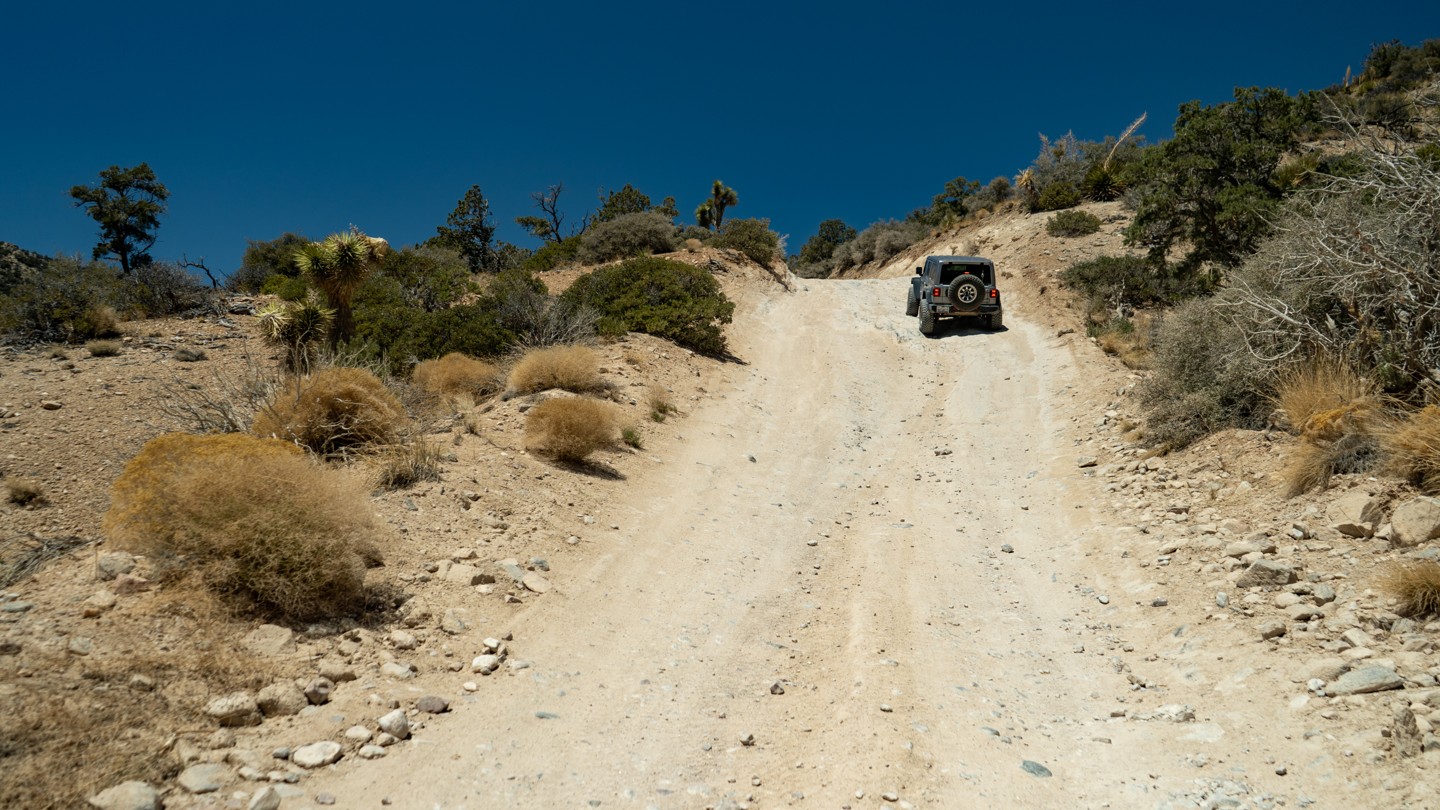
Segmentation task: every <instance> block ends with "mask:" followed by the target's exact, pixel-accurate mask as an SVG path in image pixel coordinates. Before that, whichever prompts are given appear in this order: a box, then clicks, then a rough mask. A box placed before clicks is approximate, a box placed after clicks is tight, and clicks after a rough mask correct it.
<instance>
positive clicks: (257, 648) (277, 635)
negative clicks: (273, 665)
mask: <svg viewBox="0 0 1440 810" xmlns="http://www.w3.org/2000/svg"><path fill="white" fill-rule="evenodd" d="M243 643H244V645H245V646H246V647H248V648H249V649H250V650H252V651H253V652H256V653H259V654H260V655H283V654H285V653H291V652H294V651H295V631H293V630H291V629H290V628H288V627H280V626H279V625H274V624H262V625H260V626H259V627H257V628H255V629H254V630H251V631H250V632H249V633H248V634H247V635H246V636H245V640H244V642H243Z"/></svg>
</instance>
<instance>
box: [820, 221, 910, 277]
mask: <svg viewBox="0 0 1440 810" xmlns="http://www.w3.org/2000/svg"><path fill="white" fill-rule="evenodd" d="M928 230H929V229H928V228H926V227H925V226H924V225H923V224H921V223H919V222H911V221H906V222H899V221H896V220H889V221H884V222H876V223H875V224H873V225H871V226H870V227H868V228H866V229H865V230H863V231H861V232H860V233H859V235H857V236H856V237H855V238H854V239H851V240H849V241H847V242H843V243H841V244H839V245H836V246H835V251H834V252H833V253H831V254H830V258H831V260H832V262H833V270H835V271H839V270H844V269H846V268H849V267H859V266H860V265H862V264H868V263H870V262H883V261H887V260H889V259H891V258H893V257H894V256H895V255H897V254H898V253H900V251H902V250H904V249H905V248H908V247H910V246H911V245H913V244H915V243H916V242H917V241H919V240H920V238H921V237H923V236H925V234H926V233H927V232H928Z"/></svg>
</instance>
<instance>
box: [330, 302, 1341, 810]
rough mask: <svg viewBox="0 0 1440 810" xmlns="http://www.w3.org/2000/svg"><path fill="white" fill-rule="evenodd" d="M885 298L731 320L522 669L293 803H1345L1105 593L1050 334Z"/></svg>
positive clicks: (1301, 758) (1101, 548)
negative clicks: (697, 388)
mask: <svg viewBox="0 0 1440 810" xmlns="http://www.w3.org/2000/svg"><path fill="white" fill-rule="evenodd" d="M903 291H904V286H903V282H900V281H897V280H893V279H892V280H883V281H835V282H812V283H810V284H809V287H808V289H804V290H802V291H800V292H797V293H794V294H778V293H777V294H773V295H771V296H769V297H764V298H757V299H756V300H753V301H751V302H750V304H749V305H748V306H747V307H745V308H743V309H742V313H741V315H740V317H739V319H738V321H737V323H736V324H735V326H734V327H732V329H731V333H732V335H734V336H735V337H734V342H735V345H736V350H737V354H738V356H740V357H741V358H743V359H744V361H745V364H744V365H741V364H735V365H732V366H730V367H729V368H728V369H727V371H726V372H725V375H726V379H725V380H724V382H723V386H722V388H721V390H720V391H719V392H717V394H718V396H717V397H716V398H715V399H714V400H712V401H711V402H710V404H708V405H706V406H704V407H702V408H700V409H699V410H697V411H696V412H694V413H693V414H691V415H689V416H687V417H686V419H685V421H684V422H683V423H682V424H683V427H682V433H683V439H682V440H681V441H679V442H676V443H675V444H673V445H672V446H669V447H667V448H665V450H664V452H663V453H662V455H663V458H664V463H663V464H662V465H659V466H658V467H657V468H656V469H655V470H654V472H653V473H650V474H647V475H645V476H644V477H636V478H633V479H632V480H631V481H630V482H629V484H628V486H627V491H628V492H629V493H630V495H629V497H627V498H626V499H624V500H623V501H621V502H618V503H615V504H613V506H612V507H611V509H610V510H609V511H608V512H605V513H600V514H597V515H596V519H597V523H598V524H599V525H601V526H606V527H608V526H610V525H612V524H613V525H615V526H618V529H617V530H614V531H609V532H608V534H607V535H605V536H603V537H600V538H597V539H596V540H595V542H596V543H597V544H599V545H600V546H601V550H599V551H595V552H594V553H593V556H592V557H591V559H592V560H593V566H592V567H590V568H589V569H588V570H581V571H572V572H565V575H563V576H562V575H556V576H554V580H555V586H556V590H555V591H554V592H551V593H549V594H547V595H546V596H545V598H544V599H540V600H536V601H534V602H532V603H529V604H527V605H526V606H525V607H524V608H522V609H521V612H519V613H517V614H516V616H515V619H514V621H513V623H512V624H511V625H510V626H508V627H506V628H497V630H498V629H505V630H511V631H513V632H514V634H515V638H516V641H515V642H514V644H513V653H512V658H513V659H516V660H523V661H524V662H528V663H529V667H528V668H526V669H518V670H510V669H502V670H501V673H499V674H496V675H494V676H491V677H488V678H483V679H482V678H481V677H480V676H472V675H469V674H468V673H467V674H465V675H464V676H463V677H462V676H451V677H452V679H453V680H454V681H455V683H454V684H450V685H449V686H450V688H451V689H452V692H451V693H450V694H452V695H453V694H458V689H457V688H456V687H457V686H458V683H459V681H461V680H468V679H471V678H473V679H475V680H478V681H480V689H479V691H478V692H477V693H476V694H475V695H474V696H473V697H467V698H459V697H457V698H455V699H454V702H455V704H456V706H455V711H454V712H452V714H451V715H450V716H448V717H447V718H445V719H444V720H443V722H433V723H431V724H430V726H429V727H427V728H425V729H423V730H422V731H420V732H419V733H418V734H417V735H416V736H417V739H416V741H415V742H414V743H413V744H411V745H407V746H404V747H402V748H397V749H394V751H393V752H392V755H391V756H388V757H386V758H384V759H381V760H376V761H371V762H364V761H360V760H357V759H355V758H353V757H347V759H346V760H345V761H344V762H342V763H341V764H340V765H339V766H337V768H336V769H335V770H334V771H332V772H330V773H326V774H316V775H315V776H314V777H312V779H311V780H309V782H308V785H307V789H308V790H309V791H326V792H329V793H332V794H334V795H335V796H336V797H337V799H338V806H341V807H372V806H379V805H380V802H381V799H382V798H388V799H389V800H390V801H391V802H392V804H393V806H398V807H415V808H421V807H425V808H429V807H437V808H452V809H453V808H488V807H536V808H540V807H544V808H552V807H576V808H580V807H652V806H653V807H737V806H742V805H744V804H746V803H748V804H749V806H752V807H788V806H805V807H818V808H839V807H845V806H849V807H854V808H865V807H870V808H874V807H895V806H898V807H903V806H915V807H945V808H963V807H1100V806H1110V807H1157V806H1174V807H1188V806H1200V805H1199V802H1201V801H1202V800H1204V799H1205V798H1206V797H1207V796H1208V797H1214V796H1220V795H1222V794H1224V792H1225V791H1227V790H1228V791H1231V792H1235V791H1241V790H1248V791H1249V792H1250V794H1249V796H1248V797H1247V798H1246V799H1245V801H1247V802H1251V801H1256V800H1257V797H1259V798H1260V799H1263V797H1265V796H1267V795H1279V796H1289V797H1291V801H1290V806H1297V804H1298V805H1299V806H1304V805H1305V804H1306V803H1307V802H1308V801H1309V800H1310V799H1307V798H1306V797H1305V795H1304V794H1306V793H1307V792H1308V793H1309V794H1310V795H1311V796H1312V797H1313V796H1316V795H1319V796H1324V795H1325V794H1326V793H1327V791H1333V790H1334V789H1336V788H1337V787H1339V786H1340V785H1341V783H1342V782H1343V780H1342V779H1340V777H1339V776H1337V775H1336V774H1335V773H1334V772H1333V769H1334V767H1335V763H1334V762H1333V761H1331V760H1330V759H1329V758H1328V757H1327V756H1325V755H1324V753H1323V752H1322V751H1321V749H1320V748H1319V747H1314V748H1312V747H1310V745H1309V744H1308V743H1306V742H1305V741H1303V740H1302V739H1301V733H1300V732H1301V731H1302V729H1300V728H1299V727H1298V726H1297V727H1295V728H1290V727H1289V726H1288V725H1287V724H1288V723H1289V722H1290V721H1288V720H1287V719H1286V718H1284V717H1280V716H1275V715H1274V714H1273V713H1274V712H1275V711H1277V710H1275V709H1273V708H1269V707H1270V706H1272V704H1275V703H1277V701H1273V700H1271V701H1257V702H1252V701H1251V699H1250V697H1249V696H1248V695H1247V693H1246V689H1247V686H1246V683H1245V681H1246V678H1247V677H1248V673H1251V672H1253V670H1252V669H1244V668H1241V667H1240V666H1239V665H1234V669H1232V668H1231V667H1232V664H1231V663H1229V662H1226V661H1224V660H1223V658H1224V657H1223V655H1221V656H1220V660H1218V661H1217V660H1216V658H1217V656H1216V655H1215V654H1213V653H1210V652H1207V649H1208V646H1207V643H1206V638H1207V636H1206V633H1207V632H1208V631H1207V630H1206V629H1205V628H1206V627H1208V625H1206V626H1195V625H1192V624H1189V623H1187V621H1186V619H1185V614H1183V613H1181V612H1180V611H1166V610H1162V609H1156V608H1152V607H1151V602H1150V598H1149V595H1148V594H1144V593H1143V588H1142V586H1141V584H1139V581H1138V580H1135V579H1133V577H1131V576H1130V575H1125V574H1122V573H1108V572H1110V571H1113V570H1117V569H1116V568H1114V567H1112V566H1113V558H1114V556H1116V555H1111V554H1110V551H1111V550H1112V543H1111V542H1109V540H1108V539H1107V537H1106V536H1105V529H1104V528H1103V526H1104V516H1103V515H1098V514H1094V513H1093V510H1092V506H1091V497H1092V493H1091V492H1090V491H1089V490H1088V489H1087V487H1088V486H1089V482H1086V481H1084V480H1083V479H1082V477H1081V474H1080V471H1079V470H1077V468H1076V461H1075V459H1076V456H1077V455H1079V452H1078V451H1077V449H1076V447H1075V446H1074V440H1075V438H1076V436H1077V435H1078V434H1077V433H1076V431H1077V428H1076V426H1075V424H1074V423H1072V421H1071V418H1070V415H1069V414H1068V413H1066V412H1064V411H1063V408H1064V407H1065V406H1064V403H1065V402H1067V401H1068V398H1069V397H1070V396H1072V395H1074V394H1076V392H1082V393H1084V392H1087V391H1088V390H1089V389H1088V388H1087V386H1093V385H1094V383H1093V382H1092V381H1090V380H1089V379H1087V375H1086V372H1085V371H1084V370H1083V369H1084V366H1083V364H1081V363H1079V362H1078V361H1077V358H1076V357H1074V356H1073V355H1072V350H1071V348H1069V344H1067V343H1064V342H1063V341H1060V340H1057V339H1055V338H1053V337H1052V336H1051V335H1050V334H1049V333H1048V332H1042V331H1041V330H1040V329H1039V328H1038V327H1035V326H1032V325H1031V324H1030V323H1028V322H1027V320H1026V318H1025V317H1024V313H1023V312H1020V313H1014V312H1012V313H1007V322H1008V324H1009V328H1008V329H1007V330H1005V331H1003V332H997V333H990V332H984V331H980V330H978V329H971V328H957V327H950V326H947V327H946V328H945V330H944V332H943V336H942V337H940V338H939V339H933V340H931V339H925V338H922V337H920V336H919V334H918V333H917V331H916V328H915V322H914V320H913V319H911V318H907V317H905V316H904V315H903V314H902V307H901V304H902V296H903ZM1100 597H1105V602H1104V603H1102V602H1101V601H1100ZM1112 602H1113V604H1112ZM492 632H493V631H492ZM1137 672H1139V673H1140V674H1139V675H1137V674H1136V673H1137ZM1137 682H1138V683H1137ZM1147 682H1148V684H1149V685H1148V687H1147V686H1146V684H1147ZM782 690H783V691H782ZM1185 704H1189V705H1190V706H1191V708H1192V709H1193V710H1194V711H1195V713H1196V715H1197V717H1196V718H1195V719H1194V720H1191V721H1189V722H1174V721H1173V720H1174V719H1176V718H1177V715H1178V716H1179V717H1183V716H1184V713H1185V709H1184V708H1183V706H1184V705H1185ZM1162 707H1164V708H1162ZM1286 735H1293V736H1292V738H1289V739H1287V737H1286ZM1287 766H1288V771H1287ZM1277 770H1280V771H1286V773H1287V774H1288V775H1281V774H1278V773H1277V772H1276V771H1277ZM1222 783H1223V784H1222ZM1297 798H1298V799H1299V801H1298V802H1296V801H1295V799H1297ZM1331 798H1337V797H1335V796H1334V795H1333V793H1332V794H1331ZM1261 804H1263V801H1262V802H1261ZM1245 806H1259V805H1249V804H1247V805H1245ZM1315 806H1322V807H1323V806H1336V805H1331V804H1329V803H1328V802H1327V801H1326V800H1324V799H1322V800H1320V801H1319V802H1318V804H1316V805H1315Z"/></svg>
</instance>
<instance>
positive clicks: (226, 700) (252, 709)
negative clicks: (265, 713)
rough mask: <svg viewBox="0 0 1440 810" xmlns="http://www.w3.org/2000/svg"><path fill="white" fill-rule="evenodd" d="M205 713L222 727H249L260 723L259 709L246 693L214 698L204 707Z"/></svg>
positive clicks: (234, 693) (253, 699)
mask: <svg viewBox="0 0 1440 810" xmlns="http://www.w3.org/2000/svg"><path fill="white" fill-rule="evenodd" d="M205 713H206V714H207V715H209V716H211V717H213V718H215V719H216V720H218V721H219V722H220V725H222V726H250V725H256V724H258V723H259V722H260V707H259V706H258V705H256V703H255V698H253V697H251V696H250V695H249V693H247V692H233V693H231V694H228V695H224V696H222V697H218V698H215V699H214V700H212V701H210V703H209V704H208V705H207V706H206V707H205Z"/></svg>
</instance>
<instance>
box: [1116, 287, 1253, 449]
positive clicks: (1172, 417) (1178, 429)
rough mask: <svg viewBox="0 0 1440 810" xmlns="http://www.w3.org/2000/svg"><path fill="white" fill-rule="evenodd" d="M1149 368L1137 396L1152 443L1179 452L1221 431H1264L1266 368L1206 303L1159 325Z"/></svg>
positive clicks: (1208, 301) (1236, 329) (1231, 323)
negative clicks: (1148, 373)
mask: <svg viewBox="0 0 1440 810" xmlns="http://www.w3.org/2000/svg"><path fill="white" fill-rule="evenodd" d="M1151 364H1152V368H1153V372H1152V374H1151V376H1150V377H1149V378H1148V379H1146V381H1145V382H1144V383H1142V384H1141V387H1140V389H1139V395H1140V402H1141V404H1142V406H1144V408H1145V413H1146V424H1147V426H1146V435H1147V436H1149V437H1150V438H1151V439H1153V440H1154V441H1156V442H1158V443H1160V444H1164V445H1167V446H1170V447H1183V446H1185V445H1188V444H1190V443H1191V442H1194V441H1195V440H1197V439H1199V438H1202V437H1204V436H1206V435H1207V434H1210V433H1213V432H1215V431H1217V430H1221V429H1223V428H1230V427H1241V428H1260V427H1263V426H1264V424H1265V420H1266V417H1267V416H1268V415H1269V412H1270V409H1271V405H1270V400H1269V397H1268V393H1269V391H1270V390H1271V385H1272V379H1273V369H1272V367H1271V366H1272V364H1270V363H1267V362H1263V361H1261V360H1259V359H1258V358H1256V357H1255V355H1254V354H1252V353H1251V351H1250V349H1249V347H1248V346H1247V345H1246V341H1245V335H1244V334H1242V333H1241V330H1240V328H1239V327H1238V326H1237V325H1236V324H1235V322H1234V321H1232V320H1231V319H1229V318H1227V317H1225V316H1224V315H1223V314H1222V313H1221V311H1220V310H1219V309H1218V308H1217V307H1216V306H1215V301H1214V300H1213V299H1210V298H1204V299H1199V300H1195V301H1189V302H1187V303H1185V304H1182V305H1181V306H1180V307H1178V308H1177V309H1176V310H1175V311H1174V312H1172V313H1171V314H1170V315H1168V316H1167V317H1166V318H1165V319H1164V321H1162V322H1161V325H1160V328H1159V330H1158V334H1157V335H1156V340H1155V346H1154V351H1153V353H1152V356H1151Z"/></svg>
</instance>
